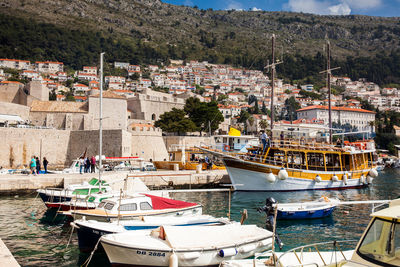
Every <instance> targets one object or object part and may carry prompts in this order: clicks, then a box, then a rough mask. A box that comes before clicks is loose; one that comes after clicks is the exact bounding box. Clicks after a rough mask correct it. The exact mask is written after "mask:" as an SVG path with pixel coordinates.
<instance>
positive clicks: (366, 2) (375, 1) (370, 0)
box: [344, 0, 382, 9]
mask: <svg viewBox="0 0 400 267" xmlns="http://www.w3.org/2000/svg"><path fill="white" fill-rule="evenodd" d="M344 2H346V3H347V4H348V5H349V6H350V7H351V8H355V9H371V8H376V7H379V6H380V5H381V4H382V0H344Z"/></svg>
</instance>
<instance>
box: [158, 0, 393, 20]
mask: <svg viewBox="0 0 400 267" xmlns="http://www.w3.org/2000/svg"><path fill="white" fill-rule="evenodd" d="M162 1H163V2H164V3H169V4H174V5H185V6H192V7H193V6H197V7H198V8H201V9H208V8H212V9H215V10H231V9H236V10H252V11H259V10H264V11H292V12H303V13H312V14H318V15H368V16H381V17H399V18H400V0H162Z"/></svg>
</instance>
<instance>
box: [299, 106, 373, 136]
mask: <svg viewBox="0 0 400 267" xmlns="http://www.w3.org/2000/svg"><path fill="white" fill-rule="evenodd" d="M328 117H329V115H328V107H327V106H309V107H305V108H302V109H299V110H297V118H298V119H306V120H311V119H317V120H323V121H324V123H325V125H328V123H329V121H328V120H329V118H328ZM373 121H375V112H373V111H369V110H365V109H360V108H349V107H332V122H336V123H340V124H342V125H343V124H346V123H349V124H350V125H352V126H355V127H357V128H358V130H359V131H369V130H371V126H370V123H371V122H373Z"/></svg>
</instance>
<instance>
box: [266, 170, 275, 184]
mask: <svg viewBox="0 0 400 267" xmlns="http://www.w3.org/2000/svg"><path fill="white" fill-rule="evenodd" d="M265 179H267V181H268V182H270V183H271V184H272V183H275V181H276V176H275V175H274V174H273V173H272V172H270V173H267V174H266V176H265Z"/></svg>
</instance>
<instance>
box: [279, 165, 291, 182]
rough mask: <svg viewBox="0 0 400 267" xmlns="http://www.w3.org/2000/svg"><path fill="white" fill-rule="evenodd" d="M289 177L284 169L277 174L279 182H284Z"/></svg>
mask: <svg viewBox="0 0 400 267" xmlns="http://www.w3.org/2000/svg"><path fill="white" fill-rule="evenodd" d="M288 177H289V174H288V173H287V171H286V170H285V169H284V168H281V169H280V171H279V172H278V178H279V179H281V180H285V179H287V178H288Z"/></svg>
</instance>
